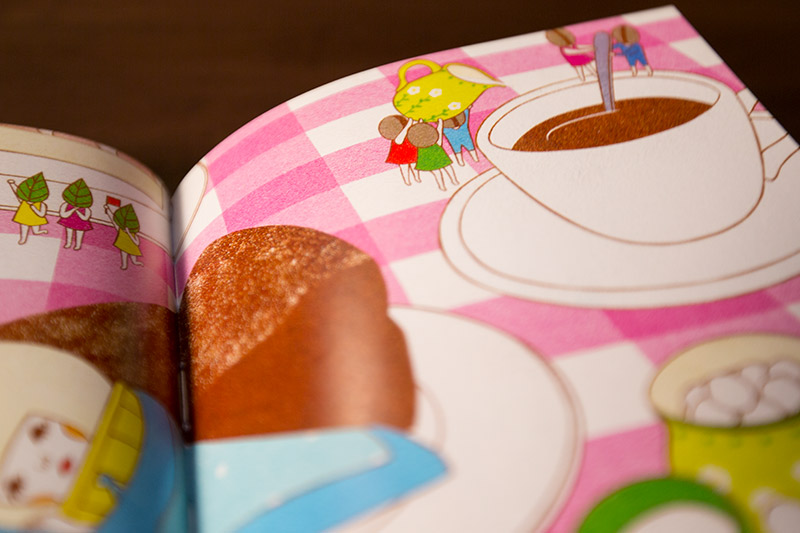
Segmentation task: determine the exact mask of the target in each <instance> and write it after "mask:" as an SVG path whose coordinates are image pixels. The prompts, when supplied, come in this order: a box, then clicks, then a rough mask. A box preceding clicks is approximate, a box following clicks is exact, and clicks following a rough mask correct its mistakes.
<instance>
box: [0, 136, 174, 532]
mask: <svg viewBox="0 0 800 533" xmlns="http://www.w3.org/2000/svg"><path fill="white" fill-rule="evenodd" d="M0 174H2V176H3V181H4V183H3V186H2V188H0V220H1V222H0V224H2V232H0V251H1V252H2V257H3V259H2V261H0V284H2V291H0V302H2V303H1V304H0V380H2V386H0V398H2V400H0V405H2V407H0V528H3V529H4V530H6V528H9V529H25V530H29V529H35V530H37V531H65V530H69V531H93V530H96V529H102V528H108V529H107V530H113V529H115V528H119V527H120V526H125V527H130V524H132V523H137V524H140V525H141V527H142V528H143V529H145V530H153V531H155V530H156V527H157V526H158V527H163V526H167V530H170V528H173V527H178V528H183V527H185V520H186V506H185V503H184V499H185V490H184V488H183V486H184V476H183V470H182V469H183V463H182V440H181V436H180V433H179V432H178V430H177V425H176V421H177V417H178V411H179V399H178V394H177V360H176V357H175V347H176V338H177V336H176V334H175V331H176V330H175V314H174V296H173V291H174V284H173V274H172V260H171V256H170V247H171V242H170V233H169V203H168V194H167V191H166V189H165V188H164V186H163V185H162V183H161V181H160V180H159V179H158V178H157V177H156V176H154V175H153V174H152V173H151V172H150V171H149V170H148V169H147V168H145V167H144V166H143V165H141V164H140V163H138V162H136V161H134V160H132V159H131V158H129V157H127V156H126V155H124V154H122V153H119V152H117V151H116V150H115V149H113V148H110V147H108V146H105V145H102V144H98V143H95V142H93V141H88V140H86V139H81V138H78V137H73V136H69V135H65V134H61V133H57V132H52V131H49V130H41V129H35V128H25V127H18V126H10V125H0ZM143 509H146V510H147V511H146V512H143V511H142V510H143ZM126 524H127V525H126Z"/></svg>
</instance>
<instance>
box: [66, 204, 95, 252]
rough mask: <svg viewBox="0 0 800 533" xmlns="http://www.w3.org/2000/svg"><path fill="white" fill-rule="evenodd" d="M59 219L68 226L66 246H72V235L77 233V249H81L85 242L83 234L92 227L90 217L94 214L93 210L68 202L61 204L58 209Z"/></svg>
mask: <svg viewBox="0 0 800 533" xmlns="http://www.w3.org/2000/svg"><path fill="white" fill-rule="evenodd" d="M58 216H60V217H61V218H60V219H59V221H58V223H59V224H61V225H62V226H64V227H65V228H67V231H66V233H67V237H66V242H65V243H64V248H70V247H72V246H73V244H72V235H73V233H74V234H75V245H74V249H75V250H80V249H81V244H82V243H83V234H84V232H86V231H89V230H91V229H92V223H91V222H90V221H89V218H90V217H91V216H92V210H91V209H89V208H88V207H75V206H74V205H71V204H69V203H67V202H64V203H63V204H61V207H60V208H59V209H58Z"/></svg>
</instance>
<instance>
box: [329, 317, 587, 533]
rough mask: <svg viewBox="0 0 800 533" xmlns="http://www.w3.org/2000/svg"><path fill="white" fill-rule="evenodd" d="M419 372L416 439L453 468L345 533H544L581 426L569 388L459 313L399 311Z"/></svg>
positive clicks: (569, 476)
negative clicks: (439, 479) (543, 530)
mask: <svg viewBox="0 0 800 533" xmlns="http://www.w3.org/2000/svg"><path fill="white" fill-rule="evenodd" d="M390 316H391V317H392V319H393V320H394V321H395V322H396V323H397V324H398V325H399V326H400V328H401V329H402V330H403V332H404V334H405V337H406V341H407V342H408V347H409V353H410V354H411V359H412V364H413V367H414V376H415V381H416V383H417V387H418V388H419V390H420V393H419V395H418V412H417V422H416V424H415V426H414V428H413V429H412V431H411V437H412V438H413V439H414V440H417V441H418V442H421V443H422V444H425V445H427V446H429V447H431V448H432V449H434V450H435V451H436V452H437V453H439V455H440V456H441V458H442V459H443V460H444V461H445V463H446V464H447V468H448V472H447V474H446V475H445V477H444V479H443V480H441V481H438V482H435V483H434V484H433V485H431V486H430V487H427V488H425V489H423V490H421V491H420V492H418V493H415V495H413V496H411V497H410V499H409V500H405V501H403V502H401V503H400V504H399V505H398V506H394V507H390V508H389V509H388V510H386V511H384V512H383V513H377V514H371V515H369V516H367V517H365V518H363V519H361V520H360V521H357V522H355V523H353V524H349V525H347V526H346V527H343V528H342V530H344V531H348V532H354V531H357V532H366V531H381V532H402V533H407V532H409V531H436V532H437V533H444V532H450V531H452V532H458V533H462V532H464V531H531V530H532V529H537V530H541V529H543V528H544V527H546V525H547V524H548V523H549V522H550V520H552V519H553V518H554V516H555V514H556V513H557V512H558V511H559V510H560V504H561V503H562V502H563V499H564V498H565V496H566V495H567V493H568V490H569V488H570V487H571V485H572V481H573V478H574V475H575V473H576V467H577V465H578V464H579V461H580V455H581V451H582V443H583V430H582V424H581V421H580V417H579V416H578V414H577V412H576V408H575V402H574V401H573V400H572V397H571V395H570V393H569V392H568V389H567V387H566V385H565V384H564V383H563V382H562V381H561V379H560V378H559V377H558V376H557V374H556V373H555V371H554V370H553V369H552V368H551V367H550V365H548V364H547V363H546V362H545V361H544V360H542V359H541V358H540V357H539V356H537V355H536V354H535V353H533V352H531V350H530V349H529V348H528V347H527V346H525V345H524V344H522V343H521V342H519V341H517V340H516V339H514V338H513V337H510V336H508V335H506V334H504V333H503V332H501V331H498V330H496V329H494V328H491V327H489V326H487V325H485V324H482V323H480V322H477V321H474V320H471V319H466V318H461V317H458V316H455V315H451V314H446V313H441V312H436V311H426V310H421V309H414V308H403V307H393V308H391V310H390Z"/></svg>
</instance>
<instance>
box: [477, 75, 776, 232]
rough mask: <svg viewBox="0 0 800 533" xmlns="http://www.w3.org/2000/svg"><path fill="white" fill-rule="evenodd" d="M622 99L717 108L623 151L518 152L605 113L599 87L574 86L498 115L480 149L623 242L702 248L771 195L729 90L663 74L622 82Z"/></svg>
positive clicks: (484, 128) (551, 205) (487, 124)
mask: <svg viewBox="0 0 800 533" xmlns="http://www.w3.org/2000/svg"><path fill="white" fill-rule="evenodd" d="M614 91H615V96H616V100H617V101H620V100H625V99H629V98H654V97H655V98H657V97H667V98H679V99H684V100H691V101H694V102H701V103H705V104H708V105H710V106H711V107H710V108H709V109H708V110H706V111H705V112H703V113H702V114H700V115H699V116H697V117H696V118H694V119H692V120H690V121H688V122H685V123H683V124H681V125H679V126H676V127H673V128H671V129H668V130H665V131H662V132H659V133H655V134H652V135H648V136H645V137H641V138H638V139H634V140H630V141H625V142H622V143H617V144H609V145H604V146H598V147H592V148H580V149H574V150H557V151H542V152H525V151H518V150H513V149H512V147H513V146H514V144H515V143H516V142H517V140H518V139H519V138H520V137H522V136H523V135H524V134H525V133H526V132H527V131H528V130H530V129H531V128H533V127H534V126H536V125H537V124H539V123H541V122H543V121H545V120H547V119H549V118H552V117H555V116H557V115H560V114H562V113H566V112H569V111H572V110H575V109H580V108H583V107H587V106H592V105H596V104H601V103H602V100H601V97H600V90H599V87H598V84H597V83H596V81H595V80H593V79H590V80H589V81H587V82H581V81H580V80H574V81H573V80H569V81H566V82H560V83H556V84H553V85H548V86H545V87H542V88H540V89H536V90H534V91H531V92H529V93H525V94H523V95H521V96H518V97H516V98H514V99H513V100H511V101H509V102H507V103H506V104H504V105H503V106H501V107H500V108H498V109H497V110H495V111H494V112H493V113H492V114H491V115H489V117H488V118H487V119H486V120H485V121H484V122H483V124H482V125H481V127H480V129H479V130H478V132H477V136H476V137H477V143H478V146H479V148H480V149H481V151H482V152H483V153H484V154H485V155H486V157H487V159H489V161H491V162H492V163H493V164H494V165H495V166H496V167H497V168H498V169H499V170H500V171H501V172H502V173H503V174H504V175H505V176H507V177H508V178H509V179H510V180H511V181H513V182H514V183H515V184H516V185H517V186H518V187H519V188H520V189H521V190H523V191H524V192H525V193H527V194H528V195H529V196H531V197H532V198H534V199H535V200H536V201H538V202H539V203H541V204H542V205H544V206H546V207H547V208H548V209H550V210H551V211H553V212H555V213H557V214H559V215H560V216H562V217H564V218H565V219H568V220H570V221H571V222H573V223H575V224H577V225H579V226H581V227H584V228H586V229H587V230H590V231H592V232H595V233H599V234H601V235H604V236H607V237H611V238H614V239H618V240H622V241H630V242H635V243H646V244H669V243H678V242H686V241H691V240H696V239H700V238H704V237H708V236H711V235H715V234H717V233H720V232H723V231H725V230H727V229H729V228H731V227H733V226H734V225H736V224H737V223H739V222H741V221H742V220H743V219H745V218H746V217H747V216H748V215H749V214H750V213H751V212H752V211H753V210H754V209H755V207H756V206H757V205H758V202H759V201H760V199H761V195H762V193H763V189H764V170H763V163H762V158H761V151H760V147H759V144H758V139H757V137H756V134H755V131H754V129H753V126H752V124H751V122H750V119H749V117H748V110H746V109H745V108H744V106H743V105H742V104H741V102H740V101H739V99H738V98H737V96H736V94H735V93H734V92H733V91H732V90H731V89H730V88H728V86H726V85H725V84H723V83H720V82H718V81H716V80H712V79H710V78H707V77H705V76H700V75H695V74H689V73H683V72H665V71H661V72H656V73H655V75H653V76H652V77H648V76H643V75H640V76H637V77H633V76H631V75H630V74H628V73H625V74H617V75H616V76H615V79H614ZM643 120H646V118H645V117H643Z"/></svg>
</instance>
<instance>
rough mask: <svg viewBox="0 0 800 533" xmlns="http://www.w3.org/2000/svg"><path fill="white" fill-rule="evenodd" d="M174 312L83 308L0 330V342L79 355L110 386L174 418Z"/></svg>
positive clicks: (123, 305) (132, 306)
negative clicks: (152, 402) (116, 384)
mask: <svg viewBox="0 0 800 533" xmlns="http://www.w3.org/2000/svg"><path fill="white" fill-rule="evenodd" d="M176 329H177V328H176V327H175V313H173V312H172V311H170V310H169V309H166V308H165V307H161V306H160V305H154V304H144V303H134V302H116V303H105V304H94V305H83V306H79V307H70V308H66V309H59V310H57V311H51V312H49V313H42V314H39V315H33V316H29V317H25V318H22V319H19V320H15V321H13V322H9V323H7V324H2V325H0V340H8V341H23V342H34V343H39V344H46V345H48V346H53V347H56V348H60V349H62V350H66V351H68V352H71V353H73V354H75V355H77V356H81V357H83V358H84V359H86V360H87V361H89V362H90V363H92V364H93V365H94V366H95V367H96V368H97V369H98V370H99V371H100V372H102V373H103V374H104V375H105V376H106V377H108V379H110V380H111V381H123V382H125V383H127V384H128V385H131V386H133V387H135V388H137V389H141V390H143V391H145V392H147V393H148V394H150V395H151V396H153V397H154V398H155V399H156V400H158V401H159V402H160V403H161V404H162V405H163V406H164V407H166V408H167V409H168V410H169V412H170V413H171V414H172V415H173V417H175V419H176V420H179V418H178V385H177V374H178V372H177V369H178V361H177V355H176V352H177V343H176V339H177V331H176Z"/></svg>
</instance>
